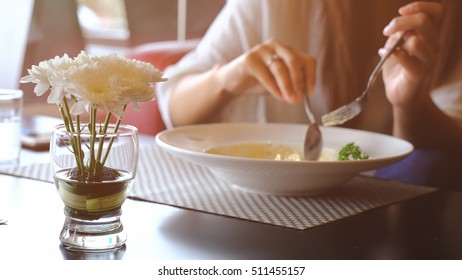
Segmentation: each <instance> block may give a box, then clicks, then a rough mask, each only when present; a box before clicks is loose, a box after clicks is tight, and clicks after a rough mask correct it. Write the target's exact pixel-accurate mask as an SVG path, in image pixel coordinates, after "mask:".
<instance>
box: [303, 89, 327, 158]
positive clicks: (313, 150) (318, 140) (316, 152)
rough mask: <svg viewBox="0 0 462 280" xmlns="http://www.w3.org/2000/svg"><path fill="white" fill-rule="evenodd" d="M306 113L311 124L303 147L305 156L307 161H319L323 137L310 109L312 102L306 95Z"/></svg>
mask: <svg viewBox="0 0 462 280" xmlns="http://www.w3.org/2000/svg"><path fill="white" fill-rule="evenodd" d="M304 101H305V112H306V116H307V117H308V120H309V121H310V124H309V125H308V129H307V131H306V135H305V143H304V145H303V155H304V157H305V160H318V159H319V156H320V155H321V150H322V135H321V130H320V129H319V126H318V124H317V123H316V119H315V118H314V116H313V113H312V112H311V108H310V100H309V97H308V95H307V94H305V99H304Z"/></svg>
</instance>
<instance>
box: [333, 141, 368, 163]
mask: <svg viewBox="0 0 462 280" xmlns="http://www.w3.org/2000/svg"><path fill="white" fill-rule="evenodd" d="M368 158H369V155H367V154H364V153H363V152H362V151H361V149H360V148H359V146H358V145H356V144H355V143H354V142H351V143H348V144H346V145H345V146H343V148H342V149H341V150H340V152H339V153H338V160H360V159H368Z"/></svg>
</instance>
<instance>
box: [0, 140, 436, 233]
mask: <svg viewBox="0 0 462 280" xmlns="http://www.w3.org/2000/svg"><path fill="white" fill-rule="evenodd" d="M139 160H140V161H139V167H138V174H137V177H136V179H135V183H134V186H133V188H132V190H131V193H130V198H132V199H138V200H144V201H150V202H156V203H161V204H167V205H171V206H176V207H182V208H187V209H193V210H198V211H203V212H208V213H214V214H218V215H224V216H230V217H235V218H240V219H246V220H251V221H255V222H261V223H267V224H272V225H277V226H283V227H289V228H296V229H300V230H303V229H307V228H310V227H314V226H318V225H322V224H325V223H328V222H332V221H335V220H338V219H342V218H346V217H349V216H352V215H355V214H359V213H361V212H364V211H366V210H370V209H373V208H377V207H380V206H384V205H388V204H392V203H396V202H398V201H402V200H406V199H410V198H413V197H416V196H419V195H423V194H426V193H429V192H432V191H434V190H435V189H433V188H428V187H419V186H413V185H406V184H402V183H397V182H391V181H382V180H378V179H374V178H370V177H364V176H357V177H355V178H354V179H352V180H351V181H349V182H348V183H346V184H344V185H343V186H341V187H339V188H337V189H335V190H334V191H332V192H329V193H327V194H324V195H318V196H314V197H283V196H271V195H264V194H257V193H251V192H247V191H244V190H241V189H238V188H235V187H233V186H231V185H230V184H228V183H226V182H223V181H221V180H220V179H218V178H216V177H215V176H214V175H213V174H212V173H211V172H210V171H209V170H208V169H207V168H205V167H202V166H199V165H195V164H192V163H188V162H185V161H183V160H181V159H178V158H175V157H173V156H171V155H170V154H168V153H167V152H165V151H163V150H161V148H159V147H158V146H148V147H142V148H140V159H139ZM0 173H6V174H11V175H15V176H19V177H25V178H30V179H35V180H42V181H47V182H52V180H53V179H52V173H51V167H50V164H32V165H24V166H17V167H13V168H9V169H3V170H0Z"/></svg>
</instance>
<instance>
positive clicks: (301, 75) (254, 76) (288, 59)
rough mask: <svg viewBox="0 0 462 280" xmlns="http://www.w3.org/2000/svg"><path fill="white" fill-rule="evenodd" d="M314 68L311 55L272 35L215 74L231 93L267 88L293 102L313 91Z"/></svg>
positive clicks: (283, 98)
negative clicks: (283, 42)
mask: <svg viewBox="0 0 462 280" xmlns="http://www.w3.org/2000/svg"><path fill="white" fill-rule="evenodd" d="M315 68H316V67H315V60H314V59H313V58H312V57H311V56H309V55H307V54H306V53H303V52H301V51H298V50H296V49H294V48H292V47H289V46H287V45H284V44H282V43H280V42H279V41H277V40H274V39H272V40H269V41H267V42H265V43H262V44H259V45H257V46H255V47H254V48H253V49H251V50H250V51H249V52H248V53H245V54H243V55H241V56H240V57H238V58H236V59H235V60H233V61H231V62H230V63H228V64H226V65H224V66H222V67H220V69H219V70H218V73H217V75H218V76H219V79H220V81H221V83H222V84H223V85H224V86H223V87H224V90H225V91H227V92H228V93H230V94H231V95H238V94H261V93H264V92H269V93H270V94H271V95H272V96H274V97H275V98H277V99H279V100H282V101H285V102H288V103H291V104H293V103H298V102H301V101H302V100H303V96H304V94H307V93H311V92H312V90H313V87H314V79H315Z"/></svg>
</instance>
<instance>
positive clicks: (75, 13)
mask: <svg viewBox="0 0 462 280" xmlns="http://www.w3.org/2000/svg"><path fill="white" fill-rule="evenodd" d="M224 3H225V0H21V1H11V0H0V21H1V22H0V88H18V87H19V88H22V89H23V90H24V93H25V94H24V97H25V98H24V102H25V104H26V105H27V104H28V103H37V102H44V101H45V100H44V99H43V98H37V97H36V96H35V95H34V94H31V93H32V92H33V90H32V88H33V86H34V85H33V84H19V82H18V81H19V79H20V77H22V76H24V75H26V74H27V72H26V69H28V68H30V67H31V66H32V65H34V64H38V63H39V62H40V61H42V60H46V59H50V58H53V57H54V56H57V55H58V56H62V55H63V54H64V53H67V54H68V55H69V56H71V57H73V56H75V55H77V54H78V53H79V52H80V51H81V50H86V51H87V52H89V53H92V54H105V53H114V52H115V53H119V54H121V55H124V54H126V53H131V51H132V50H135V49H136V50H137V49H139V48H140V47H142V46H145V45H149V46H150V48H153V47H154V46H153V44H154V45H156V44H157V45H160V46H162V48H163V49H168V48H171V49H172V50H173V49H175V48H178V47H180V48H181V46H182V44H188V42H189V41H194V40H196V39H198V38H200V37H201V36H202V35H203V34H204V33H205V31H206V30H207V28H208V26H209V25H210V23H211V22H212V21H213V19H214V18H215V17H216V15H217V14H218V13H219V11H220V10H221V8H222V7H223V5H224ZM188 46H189V47H188V48H190V46H191V44H189V45H188Z"/></svg>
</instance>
